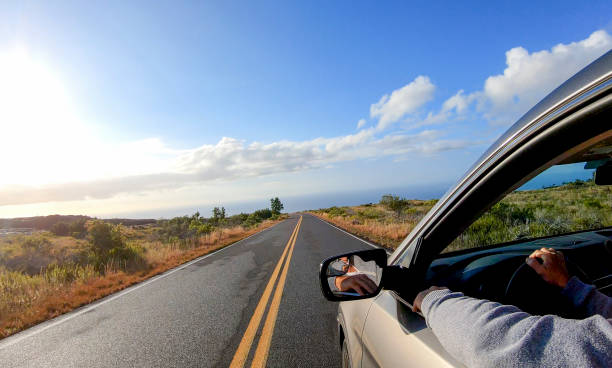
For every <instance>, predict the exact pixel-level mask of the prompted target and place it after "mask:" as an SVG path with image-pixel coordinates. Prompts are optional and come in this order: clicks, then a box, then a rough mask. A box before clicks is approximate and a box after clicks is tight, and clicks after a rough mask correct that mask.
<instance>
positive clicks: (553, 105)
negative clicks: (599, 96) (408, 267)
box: [389, 50, 612, 263]
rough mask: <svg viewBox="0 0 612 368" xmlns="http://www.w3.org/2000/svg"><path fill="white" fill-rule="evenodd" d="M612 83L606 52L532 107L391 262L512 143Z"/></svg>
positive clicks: (611, 62)
mask: <svg viewBox="0 0 612 368" xmlns="http://www.w3.org/2000/svg"><path fill="white" fill-rule="evenodd" d="M611 83H612V50H610V51H608V52H607V53H605V54H604V55H603V56H601V57H600V58H598V59H597V60H595V61H594V62H592V63H591V64H589V65H588V66H586V67H585V68H584V69H582V70H581V71H579V72H578V73H576V74H575V75H574V76H572V77H571V78H570V79H568V80H567V81H565V82H564V83H563V84H561V85H560V86H559V87H557V88H556V89H555V90H553V91H552V92H551V93H550V94H548V95H547V96H546V97H545V98H544V99H543V100H541V101H540V102H539V103H538V104H537V105H535V106H534V107H533V108H531V109H530V110H529V111H528V112H527V113H526V114H525V115H523V116H522V117H521V118H520V119H519V120H518V121H517V122H516V123H515V124H514V125H512V126H511V127H510V128H509V129H508V130H507V131H506V132H505V133H504V134H502V135H501V136H500V137H499V138H498V139H497V140H496V141H495V142H494V143H493V144H492V145H491V146H490V147H489V148H488V149H487V150H486V151H485V153H484V154H483V155H482V156H480V158H479V159H478V160H476V162H475V163H474V164H473V165H472V166H471V167H470V169H469V170H468V171H467V172H466V173H465V174H464V175H463V176H462V177H461V179H460V180H459V181H458V182H457V184H455V185H454V186H453V187H451V189H450V190H449V191H448V192H446V194H444V196H442V198H441V199H440V200H439V201H438V202H437V203H436V205H435V206H434V207H433V208H432V209H431V210H430V211H429V212H428V213H427V215H425V217H423V219H421V221H420V222H419V223H418V224H417V226H415V228H414V229H413V231H412V232H411V233H410V234H408V236H407V237H406V238H405V239H404V241H403V242H402V243H401V244H400V246H399V247H398V248H397V250H396V251H395V252H394V253H393V255H391V257H390V258H389V261H390V263H396V262H397V261H398V260H400V259H401V258H402V256H403V254H404V252H405V251H406V248H407V246H408V245H410V244H412V243H413V240H415V239H416V237H417V236H420V235H421V234H422V232H423V230H424V228H426V227H427V225H428V224H430V223H432V222H433V221H434V220H435V218H437V217H438V215H439V214H440V213H441V212H443V210H444V208H445V207H447V206H448V204H449V202H451V201H452V199H453V198H454V197H456V196H458V195H459V194H460V193H461V192H462V190H463V189H464V188H465V187H466V184H468V183H470V182H472V181H474V180H476V179H477V177H478V175H476V174H477V173H478V172H479V171H480V170H481V169H482V168H483V167H489V166H491V165H494V164H495V162H496V161H497V160H499V159H500V156H499V155H498V154H497V153H498V152H500V151H501V150H502V149H503V148H504V147H506V146H507V145H508V143H509V142H513V141H516V140H517V137H519V136H520V135H521V134H522V133H524V132H525V131H527V130H529V129H530V128H531V127H533V126H534V125H536V124H538V123H539V122H541V121H543V120H545V119H548V118H550V117H551V116H556V114H558V113H559V112H561V111H564V110H565V109H567V108H568V106H572V105H573V104H575V103H576V102H577V101H581V100H582V99H584V98H585V97H586V96H589V95H590V94H592V93H594V92H596V91H598V90H599V89H601V88H603V87H609V84H611Z"/></svg>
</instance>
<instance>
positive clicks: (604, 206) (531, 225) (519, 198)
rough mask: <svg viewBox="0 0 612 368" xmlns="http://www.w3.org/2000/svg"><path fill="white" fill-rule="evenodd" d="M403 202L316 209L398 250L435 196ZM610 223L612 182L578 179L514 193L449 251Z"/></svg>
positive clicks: (327, 219) (493, 208)
mask: <svg viewBox="0 0 612 368" xmlns="http://www.w3.org/2000/svg"><path fill="white" fill-rule="evenodd" d="M402 203H403V206H402V207H401V209H400V210H399V211H391V210H390V209H389V208H388V206H386V205H383V204H374V205H372V204H370V205H362V206H353V207H339V208H338V207H331V208H326V209H320V210H318V211H311V213H312V214H313V215H316V216H318V217H320V218H322V219H324V220H326V221H329V222H330V223H333V224H334V225H337V226H338V227H340V228H342V229H344V230H346V231H348V232H351V233H353V234H355V235H358V236H360V237H362V238H365V239H368V240H370V241H372V242H375V243H378V244H379V245H382V246H384V247H387V248H390V249H395V248H397V246H398V245H399V244H400V243H401V241H402V240H403V239H404V238H405V237H406V236H407V235H408V234H409V233H410V231H412V229H413V228H414V227H415V226H416V224H417V223H418V222H419V221H420V220H421V218H423V216H425V214H426V213H427V212H428V211H429V210H430V209H431V207H433V205H434V203H435V201H417V200H402ZM609 226H612V187H610V186H596V185H595V184H594V183H593V182H592V181H587V182H584V181H576V182H572V183H566V184H564V185H560V186H556V187H551V188H545V189H538V190H525V191H515V192H513V193H510V194H509V195H507V196H506V197H505V198H504V199H503V200H501V201H500V202H499V203H497V204H496V205H495V206H493V207H492V208H491V209H489V211H487V212H485V213H484V214H483V215H482V216H480V217H479V218H478V219H477V220H476V221H474V222H473V223H472V224H471V225H470V226H469V227H468V228H467V229H466V230H465V231H464V232H463V233H462V234H461V235H459V236H458V237H457V238H456V239H455V240H454V241H453V242H452V243H451V244H450V245H449V246H447V247H446V249H445V250H444V252H450V251H455V250H462V249H468V248H474V247H482V246H486V245H493V244H500V243H504V242H509V241H514V240H518V239H529V238H536V237H544V236H551V235H559V234H564V233H569V232H574V231H583V230H589V229H597V228H603V227H609Z"/></svg>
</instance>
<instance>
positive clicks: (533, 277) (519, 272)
mask: <svg viewBox="0 0 612 368" xmlns="http://www.w3.org/2000/svg"><path fill="white" fill-rule="evenodd" d="M565 265H566V267H567V270H568V273H569V274H570V275H572V276H577V277H578V278H579V279H580V280H582V281H583V282H587V283H588V282H589V278H588V276H587V275H586V273H585V272H584V271H583V270H582V269H581V268H580V267H579V266H578V265H576V264H575V263H573V262H571V261H570V260H568V259H567V258H566V259H565ZM504 303H506V304H511V305H515V306H517V307H518V308H520V309H521V310H523V311H525V312H528V313H531V314H536V315H544V314H556V315H558V316H561V317H565V318H580V317H581V316H580V315H579V311H577V310H575V308H574V307H573V305H572V304H571V303H570V301H569V300H568V299H567V298H566V297H564V296H563V295H561V289H559V288H558V287H556V286H554V285H551V284H549V283H547V282H546V281H544V280H543V279H542V278H541V277H540V275H538V274H537V273H536V272H535V271H534V270H533V268H531V267H529V266H528V265H527V264H526V263H524V262H523V263H522V264H521V265H520V266H519V267H518V268H517V269H516V271H514V274H513V275H512V277H511V278H510V281H508V285H507V286H506V292H505V294H504Z"/></svg>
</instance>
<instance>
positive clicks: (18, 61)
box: [0, 49, 83, 185]
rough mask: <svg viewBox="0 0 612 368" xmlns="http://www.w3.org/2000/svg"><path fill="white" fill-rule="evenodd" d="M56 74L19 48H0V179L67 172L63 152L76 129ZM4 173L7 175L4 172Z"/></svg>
mask: <svg viewBox="0 0 612 368" xmlns="http://www.w3.org/2000/svg"><path fill="white" fill-rule="evenodd" d="M82 128H83V127H82V126H80V125H79V124H78V123H77V122H76V119H75V118H74V110H73V106H72V105H71V101H70V99H69V96H68V94H67V93H66V90H65V87H64V85H63V84H62V82H61V80H60V79H59V78H58V77H57V76H56V75H55V74H54V73H53V71H51V70H50V69H48V68H47V67H46V66H45V65H44V63H42V62H40V61H38V60H35V59H33V58H31V57H30V56H29V55H28V53H27V52H26V51H24V50H22V49H19V50H14V51H11V52H7V53H0V134H1V135H2V145H0V160H1V161H2V165H3V172H4V173H5V175H2V176H1V177H0V185H3V184H4V185H6V184H17V185H40V184H45V183H50V182H59V181H62V180H64V179H66V176H70V173H69V170H67V169H68V167H67V164H66V163H67V162H68V161H70V160H68V159H67V156H69V155H70V153H71V152H72V153H74V151H73V147H74V135H75V134H78V133H79V131H81V130H82ZM7 174H8V175H7Z"/></svg>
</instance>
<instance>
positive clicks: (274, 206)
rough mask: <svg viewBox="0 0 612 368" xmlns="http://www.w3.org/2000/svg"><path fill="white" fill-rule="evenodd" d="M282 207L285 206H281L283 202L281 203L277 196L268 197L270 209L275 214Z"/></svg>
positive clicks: (278, 212) (279, 211)
mask: <svg viewBox="0 0 612 368" xmlns="http://www.w3.org/2000/svg"><path fill="white" fill-rule="evenodd" d="M283 208H285V206H283V204H282V203H281V201H280V199H278V197H275V198H272V199H270V209H271V210H272V212H273V213H274V214H276V215H278V214H280V213H281V211H282V210H283Z"/></svg>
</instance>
